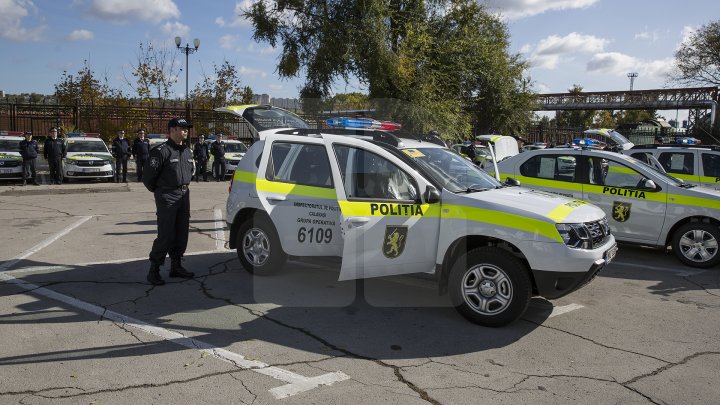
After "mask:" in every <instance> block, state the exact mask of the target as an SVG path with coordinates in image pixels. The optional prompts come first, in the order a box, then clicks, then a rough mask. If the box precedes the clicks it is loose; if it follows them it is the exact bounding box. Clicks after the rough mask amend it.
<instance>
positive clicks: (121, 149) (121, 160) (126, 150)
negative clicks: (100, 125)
mask: <svg viewBox="0 0 720 405" xmlns="http://www.w3.org/2000/svg"><path fill="white" fill-rule="evenodd" d="M112 154H113V156H115V181H116V182H118V183H120V169H121V168H122V178H123V179H122V181H123V182H125V183H127V161H128V158H130V155H131V151H130V143H129V142H128V140H127V139H125V131H123V130H122V129H121V130H119V131H118V136H117V138H115V139H113V141H112Z"/></svg>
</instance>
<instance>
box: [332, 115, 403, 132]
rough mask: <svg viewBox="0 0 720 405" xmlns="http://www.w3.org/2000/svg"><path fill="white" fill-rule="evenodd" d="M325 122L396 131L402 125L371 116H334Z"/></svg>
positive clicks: (340, 125)
mask: <svg viewBox="0 0 720 405" xmlns="http://www.w3.org/2000/svg"><path fill="white" fill-rule="evenodd" d="M325 124H326V125H327V126H329V127H335V128H361V129H378V130H381V131H396V130H398V129H401V128H402V125H400V124H398V123H396V122H391V121H378V120H374V119H372V118H348V117H334V118H328V119H327V120H325Z"/></svg>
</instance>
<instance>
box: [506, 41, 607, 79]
mask: <svg viewBox="0 0 720 405" xmlns="http://www.w3.org/2000/svg"><path fill="white" fill-rule="evenodd" d="M608 42H609V41H608V40H607V39H604V38H598V37H596V36H593V35H583V34H579V33H577V32H571V33H570V34H568V35H566V36H564V37H560V36H558V35H551V36H549V37H547V38H544V39H542V40H540V42H538V44H537V46H535V47H533V46H532V45H529V44H527V45H524V46H523V47H522V48H521V49H520V52H522V53H525V54H529V56H528V60H529V62H530V66H531V67H534V68H542V69H549V70H552V69H555V68H556V67H558V65H559V64H560V62H562V61H570V60H572V59H573V56H574V55H575V54H579V53H593V52H600V51H602V50H603V49H605V45H607V43H608Z"/></svg>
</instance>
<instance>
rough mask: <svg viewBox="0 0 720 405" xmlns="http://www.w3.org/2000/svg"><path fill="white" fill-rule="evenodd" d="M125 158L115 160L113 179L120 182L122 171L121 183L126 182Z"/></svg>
mask: <svg viewBox="0 0 720 405" xmlns="http://www.w3.org/2000/svg"><path fill="white" fill-rule="evenodd" d="M127 161H128V160H127V158H126V157H120V158H115V179H116V180H117V181H120V169H122V181H127Z"/></svg>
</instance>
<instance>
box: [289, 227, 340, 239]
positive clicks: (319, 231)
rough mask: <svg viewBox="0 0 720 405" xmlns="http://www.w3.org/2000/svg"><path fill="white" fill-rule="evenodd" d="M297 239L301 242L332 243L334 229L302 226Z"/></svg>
mask: <svg viewBox="0 0 720 405" xmlns="http://www.w3.org/2000/svg"><path fill="white" fill-rule="evenodd" d="M297 240H298V242H300V243H330V242H332V229H330V228H305V227H304V226H301V227H300V229H298V234H297Z"/></svg>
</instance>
